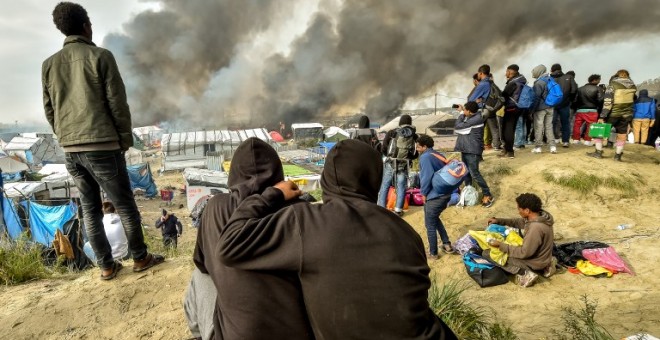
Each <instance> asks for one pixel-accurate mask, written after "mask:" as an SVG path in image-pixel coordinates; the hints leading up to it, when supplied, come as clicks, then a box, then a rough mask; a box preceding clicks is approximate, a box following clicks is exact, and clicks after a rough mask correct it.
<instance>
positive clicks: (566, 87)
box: [550, 70, 578, 108]
mask: <svg viewBox="0 0 660 340" xmlns="http://www.w3.org/2000/svg"><path fill="white" fill-rule="evenodd" d="M550 76H551V77H552V78H554V79H555V81H556V82H557V84H559V87H561V92H562V93H563V94H564V97H563V98H562V101H561V103H559V105H556V106H555V108H563V107H566V106H570V105H571V103H572V102H573V101H575V96H576V95H577V88H578V87H577V83H576V82H575V79H573V76H571V75H570V74H566V73H564V72H562V71H559V70H558V71H554V72H552V73H550Z"/></svg>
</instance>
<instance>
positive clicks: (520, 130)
mask: <svg viewBox="0 0 660 340" xmlns="http://www.w3.org/2000/svg"><path fill="white" fill-rule="evenodd" d="M525 115H526V113H523V114H521V115H520V118H518V122H517V123H516V132H515V135H516V136H515V140H514V142H513V146H516V147H519V146H524V145H525V144H527V124H526V122H525V120H526V118H525Z"/></svg>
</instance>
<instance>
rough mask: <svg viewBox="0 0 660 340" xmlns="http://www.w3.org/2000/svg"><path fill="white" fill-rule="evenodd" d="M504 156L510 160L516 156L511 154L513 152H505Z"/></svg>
mask: <svg viewBox="0 0 660 340" xmlns="http://www.w3.org/2000/svg"><path fill="white" fill-rule="evenodd" d="M506 156H507V157H509V158H511V159H514V158H516V156H515V154H514V153H513V151H511V152H507V153H506Z"/></svg>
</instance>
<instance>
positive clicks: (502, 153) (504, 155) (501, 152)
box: [497, 150, 507, 158]
mask: <svg viewBox="0 0 660 340" xmlns="http://www.w3.org/2000/svg"><path fill="white" fill-rule="evenodd" d="M506 156H507V153H506V150H501V151H500V152H499V153H498V154H497V157H499V158H504V157H506Z"/></svg>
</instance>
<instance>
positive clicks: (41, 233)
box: [21, 201, 78, 246]
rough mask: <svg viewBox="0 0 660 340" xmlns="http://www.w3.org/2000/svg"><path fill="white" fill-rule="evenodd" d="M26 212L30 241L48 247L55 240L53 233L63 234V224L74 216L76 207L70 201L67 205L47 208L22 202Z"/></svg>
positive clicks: (33, 203)
mask: <svg viewBox="0 0 660 340" xmlns="http://www.w3.org/2000/svg"><path fill="white" fill-rule="evenodd" d="M21 205H22V206H23V208H24V209H25V210H26V211H27V212H28V216H29V218H28V221H29V225H30V231H31V234H32V241H34V242H38V243H41V244H43V245H45V246H49V245H50V244H51V243H52V242H53V239H54V238H55V231H56V230H57V229H59V230H60V231H62V232H64V229H63V227H64V224H66V223H67V222H69V221H70V220H71V219H73V218H74V217H75V216H76V211H77V210H78V207H77V206H76V204H75V203H73V202H72V201H71V202H69V203H68V204H67V205H60V206H47V205H42V204H39V203H35V202H31V201H22V202H21Z"/></svg>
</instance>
